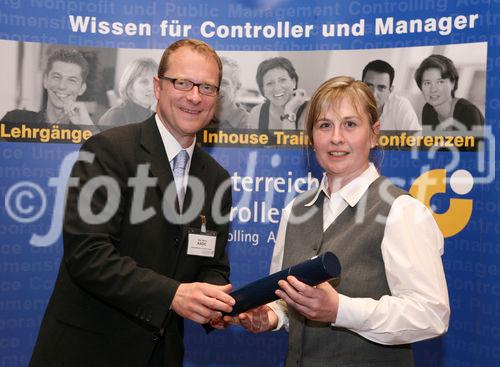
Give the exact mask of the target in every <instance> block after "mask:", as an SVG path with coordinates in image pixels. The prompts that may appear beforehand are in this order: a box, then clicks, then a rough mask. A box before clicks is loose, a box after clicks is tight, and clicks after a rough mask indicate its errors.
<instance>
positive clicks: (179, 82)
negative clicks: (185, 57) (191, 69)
mask: <svg viewBox="0 0 500 367" xmlns="http://www.w3.org/2000/svg"><path fill="white" fill-rule="evenodd" d="M193 85H194V84H193V82H191V81H189V80H186V79H176V80H175V82H174V87H175V89H179V90H191V89H193Z"/></svg>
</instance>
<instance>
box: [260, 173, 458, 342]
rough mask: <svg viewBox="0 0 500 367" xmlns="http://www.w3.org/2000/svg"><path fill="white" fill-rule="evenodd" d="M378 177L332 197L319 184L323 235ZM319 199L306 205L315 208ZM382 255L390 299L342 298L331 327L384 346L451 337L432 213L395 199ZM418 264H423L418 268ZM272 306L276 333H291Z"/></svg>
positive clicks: (279, 308) (281, 237)
mask: <svg viewBox="0 0 500 367" xmlns="http://www.w3.org/2000/svg"><path fill="white" fill-rule="evenodd" d="M378 177H379V174H378V172H377V170H376V168H375V167H374V166H373V164H370V166H369V167H368V169H367V170H366V171H365V172H364V173H363V174H362V175H360V176H359V177H357V178H356V179H355V180H353V181H351V182H350V183H349V184H347V185H346V186H344V187H343V188H342V189H340V190H339V191H338V192H335V193H334V194H332V195H329V194H328V188H327V186H328V181H327V180H326V176H324V177H323V180H322V182H321V184H320V189H321V190H323V192H325V194H326V198H325V202H324V205H323V231H324V230H326V229H327V228H328V227H329V226H330V225H331V224H332V223H333V221H334V220H335V218H337V217H338V216H339V215H340V214H341V213H342V211H343V210H344V209H345V208H347V206H348V205H350V206H354V205H356V204H357V203H358V201H359V200H360V199H361V197H362V196H363V194H364V193H365V191H366V190H367V189H368V187H369V185H370V184H371V183H372V182H373V181H375V180H376V179H377V178H378ZM318 192H319V190H318ZM318 196H319V194H318V195H316V196H315V197H314V198H313V200H312V201H311V202H310V203H308V204H306V205H312V204H313V203H314V201H315V200H316V199H317V198H318ZM293 202H294V201H292V202H291V203H290V204H289V205H287V206H286V208H285V209H284V210H283V215H282V218H281V222H280V225H279V230H278V235H277V237H276V244H275V247H274V252H273V258H272V261H271V269H270V272H271V273H274V272H276V271H278V270H281V266H282V262H283V252H284V246H285V234H286V226H287V222H288V217H289V215H290V211H291V208H292V206H293ZM304 225H307V224H304ZM381 250H382V258H383V261H384V268H385V273H386V277H387V283H388V285H389V289H390V291H391V295H386V296H382V297H381V298H380V299H379V300H375V299H372V298H351V297H347V296H345V295H342V294H339V308H338V312H337V319H336V322H335V323H332V325H333V326H338V327H344V328H347V329H349V330H351V331H353V332H355V333H357V334H359V335H361V336H363V337H365V338H366V339H369V340H372V341H374V342H377V343H381V344H406V343H412V342H416V341H419V340H423V339H428V338H432V337H436V336H438V335H441V334H443V333H444V332H446V330H447V329H448V321H449V317H450V306H449V300H448V289H447V286H446V279H445V276H444V271H443V264H442V262H441V255H442V254H443V251H444V241H443V235H442V234H441V231H440V230H439V228H438V226H437V224H436V222H435V221H434V218H433V217H432V214H431V212H430V211H429V209H428V208H426V207H425V206H424V205H423V204H422V203H421V202H420V201H418V200H416V199H414V198H413V197H411V196H409V195H402V196H399V197H398V198H396V199H395V200H394V203H393V204H392V206H391V209H390V212H389V215H388V217H387V222H386V225H385V231H384V237H383V239H382V244H381ZM415 259H418V266H416V264H415V263H416V261H414V260H415ZM269 306H271V308H272V309H273V310H274V311H275V312H276V314H277V315H278V319H279V321H278V327H277V329H279V328H281V327H283V326H284V327H285V328H287V329H288V317H287V310H286V304H284V302H282V301H277V302H274V303H271V304H269Z"/></svg>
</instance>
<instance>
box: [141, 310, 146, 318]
mask: <svg viewBox="0 0 500 367" xmlns="http://www.w3.org/2000/svg"><path fill="white" fill-rule="evenodd" d="M145 318H146V314H145V313H144V311H143V312H142V313H141V320H144V319H145Z"/></svg>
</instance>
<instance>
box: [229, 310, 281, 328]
mask: <svg viewBox="0 0 500 367" xmlns="http://www.w3.org/2000/svg"><path fill="white" fill-rule="evenodd" d="M224 323H225V324H226V325H227V324H229V325H241V326H243V327H244V328H245V329H247V330H248V331H250V332H252V333H262V332H264V331H269V330H272V329H275V328H276V326H278V316H277V315H276V313H275V312H274V311H273V310H272V309H271V307H269V306H267V305H263V306H259V307H256V308H254V309H252V310H249V311H247V312H243V313H240V314H239V315H238V316H224Z"/></svg>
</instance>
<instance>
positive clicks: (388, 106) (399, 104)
mask: <svg viewBox="0 0 500 367" xmlns="http://www.w3.org/2000/svg"><path fill="white" fill-rule="evenodd" d="M380 130H382V131H384V130H410V131H420V130H422V126H421V125H420V123H419V122H418V117H417V114H416V113H415V110H414V109H413V106H412V105H411V102H410V101H409V100H408V99H406V98H405V97H402V96H398V95H397V94H396V93H394V92H392V93H391V94H390V95H389V98H387V102H385V104H384V108H383V110H382V115H380Z"/></svg>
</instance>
